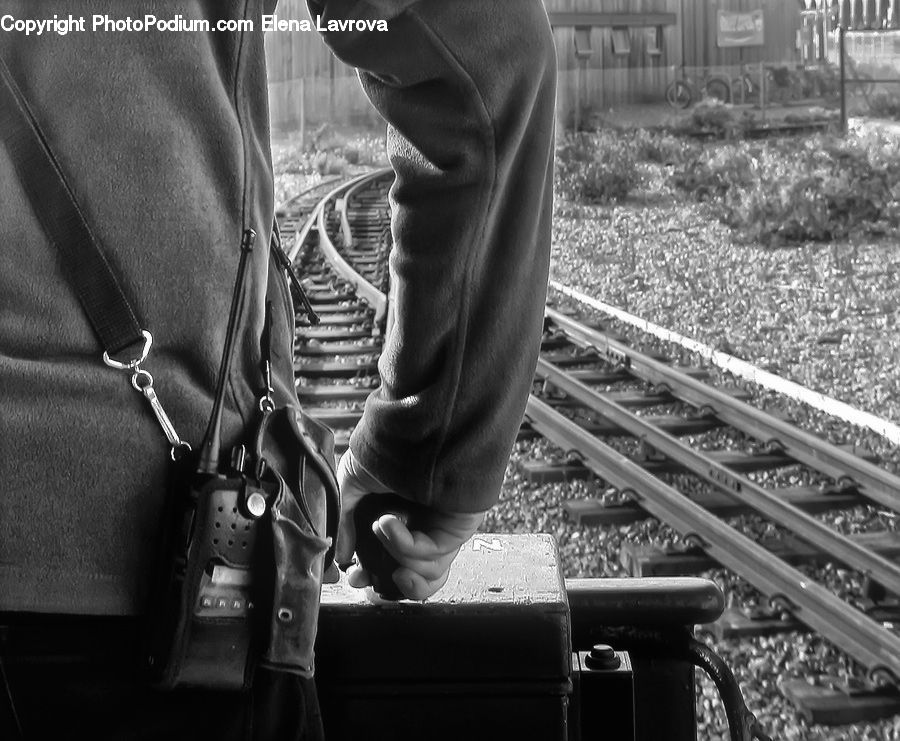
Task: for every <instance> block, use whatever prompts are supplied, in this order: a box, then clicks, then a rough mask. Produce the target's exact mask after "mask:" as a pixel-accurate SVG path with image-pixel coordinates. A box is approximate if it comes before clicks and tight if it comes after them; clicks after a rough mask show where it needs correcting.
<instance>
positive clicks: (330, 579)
mask: <svg viewBox="0 0 900 741" xmlns="http://www.w3.org/2000/svg"><path fill="white" fill-rule="evenodd" d="M340 578H341V572H340V571H338V567H337V564H335V563H331V564H329V566H328V568H327V569H325V573H324V574H323V575H322V583H323V584H337V582H338V581H339V580H340Z"/></svg>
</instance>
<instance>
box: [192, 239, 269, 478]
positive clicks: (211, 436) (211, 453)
mask: <svg viewBox="0 0 900 741" xmlns="http://www.w3.org/2000/svg"><path fill="white" fill-rule="evenodd" d="M255 241H256V232H255V231H253V230H252V229H247V231H245V232H244V235H243V237H242V238H241V259H240V262H238V272H237V278H236V279H235V281H234V293H233V294H232V296H231V310H230V312H229V314H228V329H227V330H226V332H225V347H224V348H223V349H222V362H221V364H220V365H219V378H218V380H217V381H216V396H215V399H214V401H213V408H212V414H211V415H210V418H209V424H208V425H207V427H206V434H205V435H204V436H203V443H202V446H201V447H202V449H201V451H200V461H199V463H198V464H197V471H198V473H205V474H210V475H212V474H215V473H217V472H218V469H219V448H220V447H221V442H220V437H221V431H222V408H223V406H224V403H225V387H226V385H227V384H228V373H229V371H230V370H231V360H232V357H233V356H234V341H235V339H236V337H235V336H236V335H237V323H238V319H239V318H240V314H241V309H242V308H243V306H244V302H243V294H244V291H243V290H242V289H243V287H244V277H245V275H246V274H247V262H248V260H249V258H250V253H251V252H252V251H253V243H254V242H255Z"/></svg>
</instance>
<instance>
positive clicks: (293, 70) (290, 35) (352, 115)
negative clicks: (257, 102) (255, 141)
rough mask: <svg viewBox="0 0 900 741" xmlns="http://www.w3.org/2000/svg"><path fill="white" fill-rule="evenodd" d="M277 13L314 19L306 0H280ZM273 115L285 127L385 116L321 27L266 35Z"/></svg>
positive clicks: (375, 120) (369, 122)
mask: <svg viewBox="0 0 900 741" xmlns="http://www.w3.org/2000/svg"><path fill="white" fill-rule="evenodd" d="M277 14H278V18H279V19H283V20H287V19H298V20H300V19H304V18H309V11H308V10H307V7H306V3H305V2H304V0H280V2H279V3H278V11H277ZM266 64H267V67H268V73H269V115H270V118H271V121H272V126H273V128H274V129H276V130H280V131H294V130H300V129H301V128H302V127H301V121H303V122H304V123H305V125H306V126H308V127H315V126H319V125H321V124H323V123H334V124H337V125H339V126H340V125H350V126H378V125H380V118H379V116H378V114H377V113H376V112H375V110H374V109H373V108H372V106H371V105H370V104H369V101H368V100H367V99H366V96H365V94H364V93H363V91H362V88H361V87H360V85H359V80H358V79H357V76H356V70H354V69H353V68H352V67H349V66H347V65H346V64H344V63H343V62H341V61H339V60H337V59H335V57H334V55H333V54H332V53H331V52H330V51H329V49H328V47H327V46H325V42H323V41H322V38H321V37H320V36H319V34H318V33H317V32H316V31H295V32H288V31H270V32H269V33H268V34H266Z"/></svg>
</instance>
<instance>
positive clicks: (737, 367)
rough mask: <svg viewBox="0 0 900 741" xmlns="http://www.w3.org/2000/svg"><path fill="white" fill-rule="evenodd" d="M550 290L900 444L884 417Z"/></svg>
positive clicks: (899, 432) (575, 294) (586, 299)
mask: <svg viewBox="0 0 900 741" xmlns="http://www.w3.org/2000/svg"><path fill="white" fill-rule="evenodd" d="M550 287H551V288H553V289H554V290H556V291H559V292H560V293H562V294H565V295H566V296H569V297H570V298H573V299H575V300H576V301H579V302H581V303H583V304H586V305H587V306H590V307H591V308H594V309H597V310H598V311H602V312H603V313H605V314H609V315H610V316H614V317H615V318H616V319H618V320H620V321H623V322H625V323H626V324H630V325H632V326H633V327H637V328H638V329H640V330H642V331H644V332H646V333H647V334H651V335H653V336H654V337H658V338H659V339H661V340H665V341H666V342H674V343H675V344H676V345H681V347H683V348H685V349H687V350H690V351H691V352H695V353H697V354H698V355H701V356H702V357H704V358H706V359H707V360H709V361H710V362H711V363H713V364H714V365H717V366H718V367H719V368H722V369H723V370H726V371H728V372H729V373H731V374H732V375H734V376H737V377H738V378H743V379H745V380H747V381H752V382H753V383H756V384H759V385H760V386H762V387H763V388H766V389H770V390H771V391H777V392H778V393H779V394H784V395H785V396H787V397H789V398H791V399H794V400H795V401H802V402H803V403H804V404H809V406H811V407H814V408H815V409H819V410H820V411H823V412H825V413H826V414H830V415H832V416H834V417H837V418H838V419H842V420H844V421H845V422H850V423H851V424H854V425H858V426H860V427H867V428H868V429H870V430H872V431H873V432H877V433H878V434H879V435H882V436H883V437H885V438H886V439H887V440H889V441H890V442H892V443H893V444H894V445H900V426H898V425H895V424H894V423H893V422H889V421H888V420H886V419H882V418H881V417H876V416H875V415H874V414H870V413H869V412H864V411H862V410H860V409H855V408H853V407H851V406H850V405H849V404H845V403H844V402H842V401H838V400H837V399H834V398H832V397H831V396H826V395H825V394H820V393H819V392H818V391H813V390H812V389H808V388H806V387H805V386H801V385H800V384H799V383H794V382H793V381H788V380H786V379H784V378H782V377H781V376H777V375H775V374H774V373H769V372H768V371H764V370H763V369H762V368H758V367H757V366H755V365H751V364H750V363H747V362H746V361H743V360H741V359H740V358H736V357H734V356H733V355H729V354H728V353H724V352H720V351H719V350H716V349H715V348H712V347H710V346H709V345H704V344H703V343H702V342H697V340H694V339H691V338H690V337H685V336H684V335H682V334H678V332H673V331H671V330H668V329H666V328H665V327H660V326H659V325H658V324H653V323H652V322H648V321H647V320H645V319H641V318H640V317H637V316H634V314H629V313H628V312H627V311H624V310H622V309H619V308H617V307H615V306H612V305H610V304H607V303H604V302H603V301H598V300H597V299H595V298H591V297H590V296H587V295H586V294H584V293H581V292H579V291H576V290H573V289H571V288H569V287H567V286H564V285H562V284H560V283H557V282H556V281H550Z"/></svg>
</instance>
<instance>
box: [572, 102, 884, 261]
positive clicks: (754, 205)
mask: <svg viewBox="0 0 900 741" xmlns="http://www.w3.org/2000/svg"><path fill="white" fill-rule="evenodd" d="M688 121H689V125H690V127H691V128H692V129H693V127H697V126H699V127H702V128H703V129H704V130H706V131H717V132H719V133H721V134H726V132H727V134H726V135H727V136H728V137H729V139H728V140H726V141H722V142H713V143H710V144H707V145H706V146H701V145H699V144H698V143H697V142H696V141H694V140H693V139H691V138H687V137H684V136H678V135H675V134H674V133H672V132H665V131H659V132H649V131H646V130H639V131H615V130H603V131H600V132H598V133H596V134H593V135H591V134H577V135H574V136H570V137H568V138H566V139H565V141H564V142H563V143H562V144H561V146H560V147H559V149H558V153H557V173H556V174H557V179H556V185H557V193H558V194H559V195H560V196H562V197H563V198H564V199H567V200H569V201H572V202H575V203H580V204H608V203H614V202H620V201H623V200H625V199H627V198H629V197H630V196H633V195H634V191H635V190H636V189H637V188H638V187H639V186H640V184H641V182H642V171H644V172H645V171H646V170H647V168H648V167H649V168H652V167H655V168H656V169H657V171H661V172H662V173H663V174H664V182H666V183H667V185H668V187H669V188H670V189H671V192H672V194H673V195H674V196H675V197H679V196H680V197H683V198H687V199H689V200H692V201H695V202H702V203H710V204H712V205H713V206H715V214H716V216H717V218H718V219H719V220H720V221H721V222H722V223H724V224H726V225H728V226H730V227H732V228H733V229H734V230H735V232H736V233H737V235H738V236H739V237H740V238H741V239H742V240H743V241H745V242H757V243H760V244H762V245H764V246H778V245H783V244H789V243H802V242H807V241H815V242H830V241H832V240H836V239H844V238H847V237H852V236H856V235H881V234H885V233H888V232H895V231H897V230H898V229H900V154H898V152H897V149H896V146H895V145H891V144H889V143H888V142H886V141H884V140H880V139H878V138H877V137H876V138H872V137H869V138H867V139H863V138H860V137H850V138H848V139H846V140H844V139H840V138H838V137H836V136H834V135H831V134H817V135H814V136H806V137H803V138H799V137H783V138H780V139H768V140H763V141H746V140H744V139H742V138H740V132H741V131H742V130H743V123H742V121H741V120H740V118H737V117H736V116H735V114H734V113H733V110H732V109H731V108H730V107H728V106H724V105H721V104H711V105H703V106H698V107H697V108H696V109H695V110H694V111H693V112H692V114H691V116H690V118H689V119H688ZM683 131H684V129H683V128H679V129H678V132H677V133H679V134H682V133H683Z"/></svg>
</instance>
